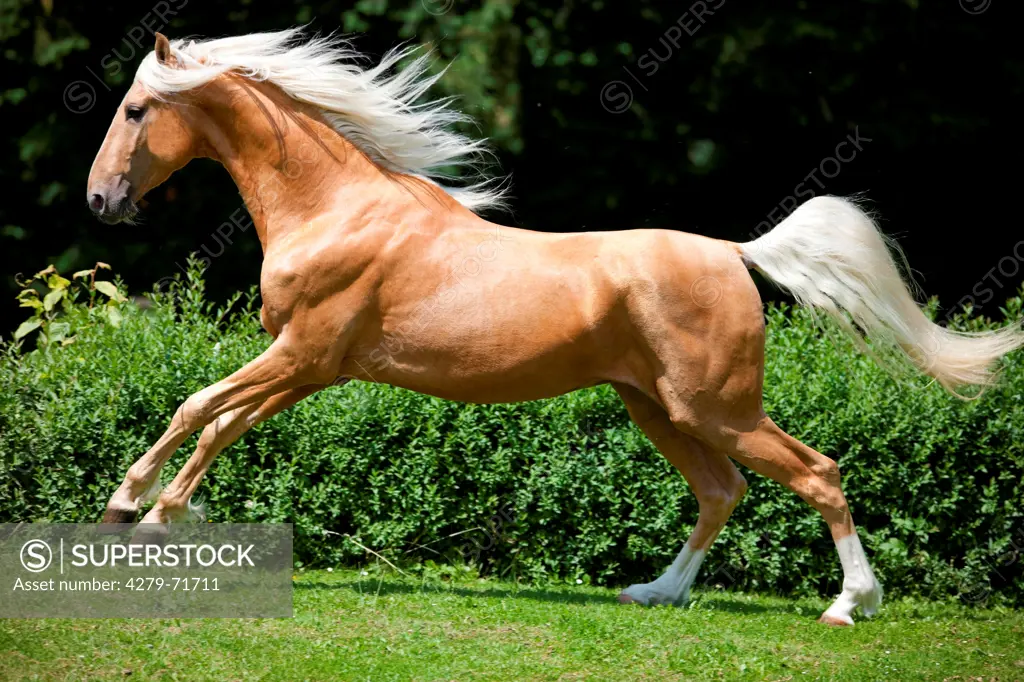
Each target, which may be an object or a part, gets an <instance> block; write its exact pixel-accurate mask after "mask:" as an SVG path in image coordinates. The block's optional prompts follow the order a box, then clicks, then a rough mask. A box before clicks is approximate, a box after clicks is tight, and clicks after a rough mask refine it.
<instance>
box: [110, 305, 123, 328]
mask: <svg viewBox="0 0 1024 682" xmlns="http://www.w3.org/2000/svg"><path fill="white" fill-rule="evenodd" d="M107 319H108V320H110V324H111V325H113V326H115V327H120V326H121V320H122V319H124V318H123V317H122V316H121V311H120V310H118V309H117V306H114V305H110V306H107Z"/></svg>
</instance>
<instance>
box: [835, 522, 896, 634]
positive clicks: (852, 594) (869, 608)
mask: <svg viewBox="0 0 1024 682" xmlns="http://www.w3.org/2000/svg"><path fill="white" fill-rule="evenodd" d="M836 549H837V550H839V562H840V563H841V564H842V565H843V592H842V594H840V595H839V596H838V597H837V598H836V600H835V601H834V602H833V603H832V605H831V606H829V607H828V609H827V610H826V611H825V613H824V614H822V615H823V616H826V617H829V618H835V619H837V620H839V621H842V622H843V623H846V624H847V625H853V617H852V614H853V610H854V609H855V608H857V607H858V606H859V607H861V609H862V610H863V611H864V615H865V616H873V615H874V614H875V612H877V611H878V607H879V606H880V605H881V603H882V586H881V584H879V582H878V580H877V579H876V578H875V574H874V572H873V571H872V570H871V564H869V563H868V557H867V555H865V554H864V548H863V547H862V546H861V544H860V538H859V537H858V536H857V533H853V534H852V535H847V536H846V537H845V538H840V539H839V540H837V541H836Z"/></svg>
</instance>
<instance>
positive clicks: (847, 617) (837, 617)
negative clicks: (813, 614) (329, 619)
mask: <svg viewBox="0 0 1024 682" xmlns="http://www.w3.org/2000/svg"><path fill="white" fill-rule="evenodd" d="M881 605H882V585H881V584H880V583H879V582H878V581H877V580H875V579H874V578H872V580H871V586H870V587H858V586H856V585H849V584H845V585H843V593H842V594H840V595H839V597H838V598H837V599H836V600H835V601H834V602H832V606H830V607H828V609H827V610H826V611H825V613H823V614H821V618H819V619H818V622H819V623H828V624H829V625H853V612H854V610H855V609H856V608H857V607H860V610H861V611H862V612H863V613H864V615H865V616H866V617H868V618H870V617H871V616H873V615H875V614H876V613H878V607H879V606H881Z"/></svg>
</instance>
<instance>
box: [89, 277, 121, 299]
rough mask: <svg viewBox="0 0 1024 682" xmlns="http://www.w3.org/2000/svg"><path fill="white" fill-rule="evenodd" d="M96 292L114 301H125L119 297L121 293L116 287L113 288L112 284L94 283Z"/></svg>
mask: <svg viewBox="0 0 1024 682" xmlns="http://www.w3.org/2000/svg"><path fill="white" fill-rule="evenodd" d="M96 291H99V292H101V293H104V294H106V295H107V296H109V297H110V298H112V299H114V300H115V301H124V300H126V299H125V297H124V296H122V295H121V292H120V291H118V290H117V287H116V286H114V283H113V282H96Z"/></svg>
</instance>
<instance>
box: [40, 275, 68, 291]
mask: <svg viewBox="0 0 1024 682" xmlns="http://www.w3.org/2000/svg"><path fill="white" fill-rule="evenodd" d="M69 284H71V281H70V280H67V279H64V278H63V277H61V276H60V275H58V274H57V273H56V272H55V273H53V274H52V275H50V276H49V277H47V278H46V286H48V287H50V288H51V289H67V287H68V285H69Z"/></svg>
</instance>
